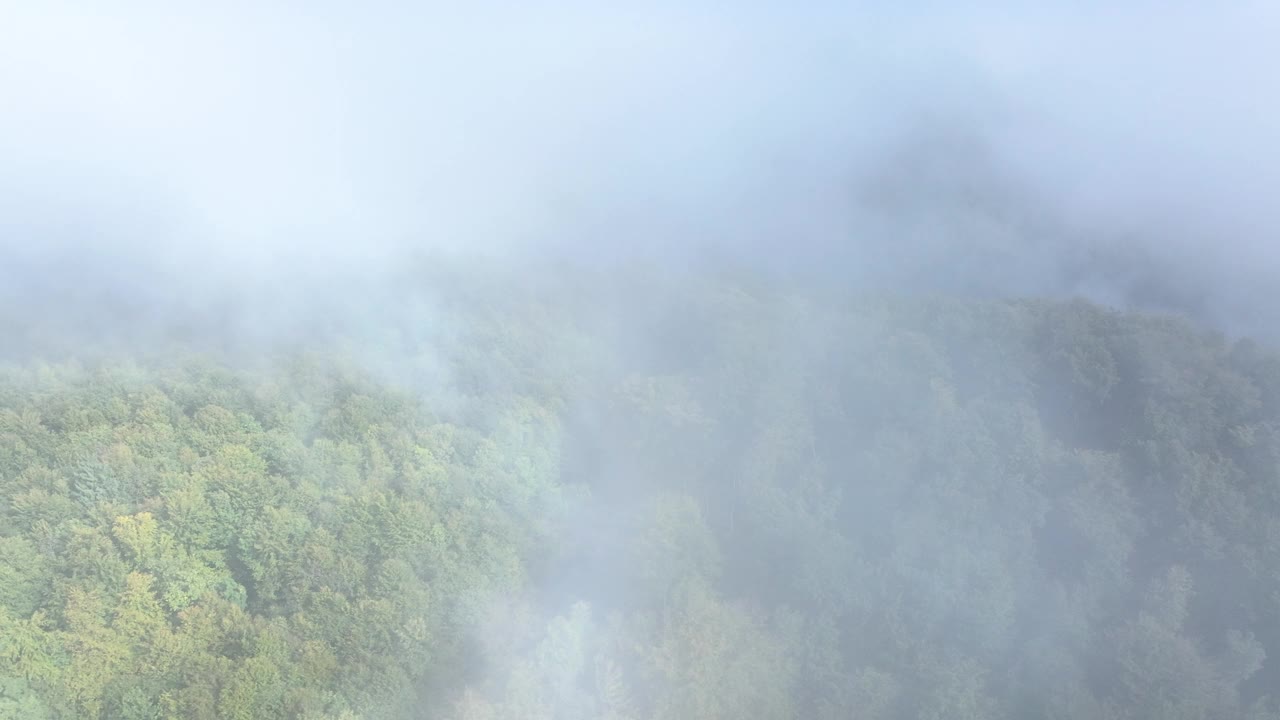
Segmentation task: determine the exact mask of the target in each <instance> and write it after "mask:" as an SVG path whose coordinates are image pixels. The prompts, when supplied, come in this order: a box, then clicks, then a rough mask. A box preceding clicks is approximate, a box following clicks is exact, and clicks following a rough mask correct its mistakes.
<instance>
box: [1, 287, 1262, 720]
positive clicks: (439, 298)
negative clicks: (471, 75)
mask: <svg viewBox="0 0 1280 720" xmlns="http://www.w3.org/2000/svg"><path fill="white" fill-rule="evenodd" d="M468 272H469V273H470V274H463V275H459V276H451V275H449V274H448V273H446V272H444V271H438V272H437V273H436V274H434V275H433V276H432V278H430V280H429V281H428V280H426V279H424V280H423V282H424V285H425V286H429V287H430V288H431V291H430V292H425V291H419V290H413V289H412V288H411V286H410V289H409V290H406V291H405V293H404V294H403V295H396V294H395V293H397V292H399V290H396V289H391V290H388V291H387V293H388V296H387V298H385V299H384V298H379V299H378V300H376V301H370V303H371V306H370V307H354V308H353V307H350V306H344V305H342V304H341V303H337V302H335V303H334V304H333V305H332V306H331V307H330V306H326V308H324V309H322V310H317V311H315V314H314V315H313V316H308V320H307V322H308V323H310V324H308V325H307V329H306V330H305V331H302V330H299V329H298V327H297V326H295V327H294V332H293V333H292V334H290V335H289V339H288V342H277V343H262V344H261V345H260V350H261V352H257V353H255V352H253V349H254V347H255V343H256V342H258V341H256V340H255V341H252V342H242V343H240V344H238V345H237V344H234V343H224V344H223V345H222V346H220V347H221V349H219V347H218V343H217V342H208V341H205V342H201V343H199V344H196V343H192V342H188V341H187V340H182V339H176V340H175V339H174V338H173V337H172V336H166V339H165V340H164V342H150V341H148V342H143V341H142V339H140V338H129V339H128V341H127V342H120V341H119V339H116V341H113V342H110V343H108V344H107V346H104V347H103V348H102V349H100V350H99V351H92V350H90V349H85V348H80V349H76V346H75V344H74V343H67V342H60V343H59V344H58V346H57V347H53V346H49V345H45V346H41V345H40V344H39V343H37V342H34V341H33V340H32V338H33V337H35V335H34V334H32V333H34V332H35V331H34V330H31V331H30V332H29V330H30V328H34V327H36V325H37V323H30V324H29V326H24V327H23V328H17V327H14V328H11V330H12V333H11V336H12V337H13V343H11V344H10V346H9V347H8V348H6V351H5V353H4V356H5V357H8V358H12V360H11V362H10V364H9V365H8V366H6V367H5V368H4V370H3V373H2V374H0V486H2V493H3V497H4V498H5V503H4V505H3V507H2V508H0V718H23V719H32V720H34V719H37V718H127V719H129V720H142V719H151V718H193V719H195V718H277V717H278V718H315V719H319V718H333V719H337V718H343V719H345V720H353V719H354V718H362V719H365V720H373V719H375V718H427V717H443V718H451V719H452V720H481V719H487V720H500V719H501V720H508V719H510V720H517V719H518V720H533V719H536V718H548V719H550V718H556V719H557V720H560V719H564V720H577V719H586V718H612V719H615V720H621V719H623V718H631V719H634V720H650V719H653V720H657V719H663V720H667V719H669V720H676V719H681V718H698V719H700V720H714V719H716V718H725V719H726V720H727V719H729V718H735V719H736V718H753V719H755V718H758V719H760V720H773V719H782V718H797V719H809V718H812V719H815V720H821V719H826V718H829V719H832V720H834V719H835V718H849V717H858V718H885V719H889V718H944V717H945V718H956V719H973V720H978V719H986V718H1010V719H1013V718H1030V717H1046V718H1048V717H1052V718H1109V719H1115V720H1120V719H1127V718H1134V719H1137V718H1152V719H1155V718H1160V719H1168V718H1206V717H1213V718H1223V719H1229V718H1250V719H1258V720H1261V719H1262V718H1280V706H1278V705H1277V702H1278V701H1280V696H1278V697H1275V698H1272V697H1271V696H1269V695H1268V693H1269V692H1271V691H1272V689H1273V688H1275V687H1280V665H1277V662H1276V661H1275V660H1273V659H1268V658H1269V656H1270V657H1272V658H1274V657H1275V656H1276V655H1277V653H1280V476H1278V475H1277V467H1280V355H1277V354H1275V353H1273V352H1272V351H1270V350H1268V349H1266V348H1264V347H1262V346H1259V345H1257V344H1255V343H1252V342H1250V341H1247V340H1242V341H1235V342H1229V341H1227V340H1226V339H1224V338H1223V337H1221V336H1219V335H1216V334H1213V333H1206V332H1204V331H1202V330H1200V329H1197V328H1196V327H1194V326H1192V325H1191V324H1189V323H1188V322H1184V321H1181V320H1177V319H1172V318H1168V317H1161V316H1151V315H1135V314H1125V313H1121V312H1117V311H1112V310H1108V309H1106V308H1102V307H1099V306H1095V305H1091V304H1088V303H1084V302H1056V301H1053V302H1051V301H1039V300H990V301H975V300H960V299H955V298H937V299H926V298H918V297H897V296H882V295H876V296H853V295H850V294H847V293H843V292H836V291H831V290H819V289H812V288H810V289H797V288H793V287H788V286H786V285H784V284H782V283H777V282H768V283H766V282H760V281H755V280H752V279H750V278H730V277H724V276H719V277H712V276H709V275H694V276H688V277H679V278H661V276H660V275H658V274H646V273H635V274H629V275H626V276H615V275H610V274H609V273H608V272H605V271H593V273H588V274H585V275H583V274H579V273H573V272H568V271H565V272H562V273H560V274H558V275H555V276H550V275H542V274H539V275H540V279H539V280H537V281H536V282H535V281H532V280H528V279H527V278H525V279H522V277H521V276H520V275H519V274H518V273H514V274H501V273H492V274H483V273H477V272H476V271H468ZM384 302H385V304H384V305H378V303H384ZM375 306H376V307H375ZM327 313H332V314H327ZM320 320H323V322H320ZM277 322H279V320H277ZM263 334H264V335H271V334H272V333H271V332H267V331H264V332H263ZM188 336H189V337H204V336H203V335H202V334H201V333H199V332H191V333H188ZM63 339H64V340H65V338H63ZM95 340H96V338H95ZM233 345H234V349H233V350H232V351H228V350H227V349H226V348H227V347H231V346H233Z"/></svg>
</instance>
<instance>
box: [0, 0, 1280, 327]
mask: <svg viewBox="0 0 1280 720" xmlns="http://www.w3.org/2000/svg"><path fill="white" fill-rule="evenodd" d="M3 12H4V17H3V20H4V22H3V23H0V26H2V27H3V29H0V33H3V35H2V36H0V48H2V49H0V73H2V74H0V83H2V85H0V89H3V95H4V99H5V112H4V114H3V118H2V119H0V143H3V145H2V146H0V152H3V156H4V157H5V159H6V160H5V163H4V168H3V170H2V171H0V183H2V184H3V185H2V187H3V197H4V201H3V202H4V206H3V215H0V219H2V221H3V236H4V245H3V247H4V251H5V254H6V256H7V257H8V258H10V262H9V263H6V265H8V266H9V267H14V266H15V265H14V260H13V258H15V257H16V259H17V261H18V262H32V261H33V258H34V259H46V258H48V257H50V256H52V255H54V254H56V253H60V252H67V251H69V252H70V253H71V254H73V255H76V256H79V257H86V256H87V255H91V256H93V257H94V258H98V257H99V256H101V259H95V260H94V261H93V264H94V265H95V266H97V267H96V268H95V269H94V270H93V271H91V272H90V273H89V274H90V275H91V276H93V277H99V276H104V277H109V276H111V275H112V274H113V272H131V271H132V270H129V268H136V267H145V268H149V269H152V270H154V271H155V272H156V273H157V274H159V275H160V276H161V277H165V276H171V275H176V274H180V273H182V272H183V271H186V270H192V269H194V268H199V273H198V275H199V276H200V280H199V282H198V284H199V285H201V286H205V287H207V288H212V289H214V290H222V291H225V290H227V289H228V288H235V287H237V285H238V284H239V283H245V282H263V280H262V277H263V276H264V275H267V276H270V277H272V278H273V280H272V282H278V281H279V277H280V273H281V272H285V273H288V274H290V275H294V276H303V277H306V276H309V275H316V274H320V275H323V274H325V273H328V272H332V271H334V269H335V268H339V269H341V270H343V271H349V270H350V269H351V268H353V267H356V268H366V269H369V268H372V271H374V272H376V271H377V270H378V269H379V268H384V267H386V266H388V265H394V264H396V263H397V262H398V261H399V258H401V257H403V255H404V253H406V252H412V251H414V250H417V249H421V248H435V249H439V248H447V249H453V250H457V249H466V250H478V251H482V252H499V253H510V252H513V251H519V252H525V253H532V254H535V255H536V254H540V253H549V252H558V253H565V254H569V255H587V256H599V255H605V256H617V255H623V256H631V255H646V254H648V255H651V256H656V257H657V258H659V259H660V260H668V261H670V262H672V263H681V262H685V261H686V260H687V259H688V257H690V256H691V255H696V254H697V253H699V252H704V253H705V252H707V251H708V250H712V251H719V252H720V253H721V254H722V255H729V256H732V257H744V256H745V257H750V258H752V259H753V261H754V262H757V263H764V264H766V265H772V264H774V263H777V262H780V261H781V262H783V263H784V264H785V265H787V266H798V267H800V268H812V267H815V266H820V267H825V268H830V267H832V263H831V259H832V258H834V259H835V260H837V261H838V262H837V263H836V264H835V266H836V267H839V268H840V270H841V272H843V273H847V274H848V275H849V276H850V277H857V278H861V279H873V280H877V279H878V280H880V281H884V280H886V279H888V278H893V280H892V281H890V282H891V284H908V285H909V286H910V287H912V288H918V287H926V288H927V287H934V286H939V287H943V288H953V287H956V286H962V287H964V286H970V287H972V286H978V287H980V288H981V289H983V290H986V291H994V292H1011V293H1032V292H1037V291H1050V292H1066V293H1072V292H1083V293H1085V294H1091V295H1096V296H1098V297H1100V298H1102V299H1104V300H1109V301H1112V302H1120V303H1123V302H1125V300H1126V299H1127V288H1125V287H1109V286H1108V285H1109V284H1112V283H1115V282H1116V281H1115V279H1114V278H1112V277H1109V275H1108V272H1107V270H1106V269H1100V268H1097V267H1090V268H1089V269H1088V270H1087V271H1086V274H1087V277H1072V276H1070V272H1071V271H1074V270H1069V271H1068V272H1065V273H1064V268H1069V269H1073V268H1074V267H1076V266H1079V265H1081V264H1082V263H1083V264H1087V263H1089V262H1093V263H1095V264H1097V265H1105V264H1106V262H1105V260H1090V259H1087V258H1092V257H1093V256H1102V257H1109V254H1111V255H1120V256H1132V257H1136V258H1139V259H1137V260H1131V261H1129V263H1130V265H1139V266H1144V265H1146V264H1152V265H1159V266H1161V267H1162V268H1163V267H1164V266H1168V269H1167V270H1163V272H1166V273H1168V275H1169V277H1176V278H1177V280H1176V281H1175V282H1172V283H1171V284H1173V285H1174V286H1175V287H1182V286H1193V287H1196V288H1201V286H1220V285H1222V283H1220V282H1219V281H1218V279H1219V278H1221V277H1228V276H1229V277H1237V276H1238V277H1239V278H1240V279H1243V280H1250V279H1251V278H1248V277H1245V275H1252V274H1253V273H1257V272H1270V270H1271V267H1272V265H1273V263H1274V258H1273V257H1272V255H1273V254H1272V253H1271V252H1270V249H1269V248H1270V245H1271V242H1270V241H1271V240H1272V238H1273V237H1274V235H1275V232H1276V229H1277V224H1278V223H1280V218H1277V216H1276V212H1277V211H1276V210H1275V209H1274V203H1273V202H1270V191H1271V189H1272V188H1274V187H1275V181H1276V179H1277V178H1276V177H1275V173H1276V172H1277V171H1276V170H1275V168H1276V167H1278V166H1280V165H1278V163H1277V162H1276V161H1277V159H1278V158H1277V153H1280V142H1278V141H1280V138H1278V137H1277V134H1280V129H1278V128H1277V126H1276V124H1275V122H1274V117H1275V114H1276V111H1277V109H1278V108H1277V102H1278V98H1277V95H1278V94H1280V91H1277V90H1276V89H1275V88H1274V87H1272V85H1273V84H1272V83H1267V82H1265V78H1266V76H1267V72H1268V71H1269V70H1270V69H1271V68H1272V67H1273V65H1274V51H1273V50H1271V49H1270V47H1269V45H1270V43H1269V40H1270V38H1272V37H1274V33H1275V31H1276V30H1277V29H1278V28H1277V26H1278V25H1280V13H1277V12H1276V11H1275V10H1274V8H1273V7H1271V5H1270V4H1269V3H1262V2H1258V3H1231V4H1228V5H1224V6H1221V7H1213V8H1209V7H1207V6H1203V5H1200V4H1196V3H1176V4H1172V5H1169V4H1162V5H1158V6H1157V5H1155V4H1152V3H1129V4H1123V5H1119V6H1117V5H1115V4H1106V3H1083V4H1074V3H1073V4H1071V5H1070V6H1065V5H1064V6H1058V7H1049V6H1044V7H1039V6H1038V7H1036V8H1031V7H1024V6H1022V5H1021V4H1016V3H1010V4H1007V5H1005V4H999V3H985V4H974V5H971V6H969V7H966V8H957V7H952V6H951V5H949V4H938V3H908V4H905V5H903V6H901V7H895V8H893V9H885V8H876V7H874V6H862V7H859V6H857V5H852V4H845V3H810V4H806V5H805V6H803V7H801V8H794V7H791V6H788V5H785V4H780V3H769V2H756V3H748V4H745V5H735V6H734V7H729V6H726V5H721V4H717V3H705V4H693V5H688V4H676V3H655V4H648V5H647V6H646V7H644V8H615V9H602V8H594V7H589V6H587V5H586V4H546V5H537V6H532V7H526V8H522V9H515V8H509V7H501V6H498V5H495V4H481V5H477V6H474V7H473V8H472V9H470V10H466V11H462V10H457V9H445V8H443V7H433V6H430V5H420V6H413V5H408V4H399V3H390V2H376V3H370V4H363V5H361V7H360V8H358V9H357V8H353V7H350V6H344V5H341V4H337V3H321V4H316V5H309V6H307V7H305V8H304V7H302V6H301V5H299V4H292V3H284V4H280V3H273V4H270V5H260V4H250V3H220V4H218V5H217V6H216V7H183V6H173V5H168V4H162V3H143V2H138V3H108V4H105V5H96V6H90V5H88V4H85V3H74V2H53V3H41V4H39V5H34V4H30V3H18V2H13V3H8V4H6V6H5V7H4V9H3ZM1117 248H1123V249H1124V252H1117ZM86 254H87V255H86ZM1082 256H1086V259H1083V260H1082ZM994 266H1000V267H1001V268H1002V269H1001V270H999V271H997V270H996V269H995V267H994ZM1012 268H1016V269H1012ZM1246 268H1247V270H1245V269H1246ZM1011 269H1012V270H1011ZM1123 272H1124V273H1140V272H1141V267H1137V268H1135V267H1125V268H1124V269H1123ZM186 274H187V275H190V273H186ZM1064 274H1066V275H1067V276H1066V277H1064ZM27 279H28V280H31V279H32V278H31V277H30V276H29V274H28V277H27ZM184 285H185V283H184ZM1229 285H1231V286H1232V287H1236V285H1237V283H1234V282H1233V283H1229ZM1201 292H1203V293H1207V294H1209V295H1213V296H1215V297H1213V298H1212V299H1213V300H1214V301H1221V302H1223V303H1227V304H1230V303H1232V302H1239V298H1235V297H1230V294H1231V293H1232V292H1234V291H1232V290H1223V289H1221V288H1220V287H1219V288H1218V289H1215V290H1212V291H1210V290H1207V289H1203V290H1201ZM1215 319H1217V318H1215Z"/></svg>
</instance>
